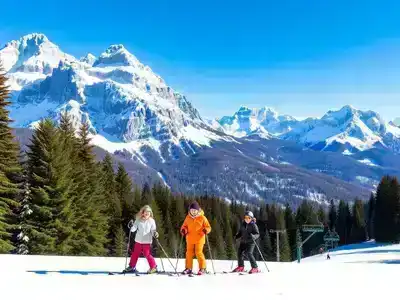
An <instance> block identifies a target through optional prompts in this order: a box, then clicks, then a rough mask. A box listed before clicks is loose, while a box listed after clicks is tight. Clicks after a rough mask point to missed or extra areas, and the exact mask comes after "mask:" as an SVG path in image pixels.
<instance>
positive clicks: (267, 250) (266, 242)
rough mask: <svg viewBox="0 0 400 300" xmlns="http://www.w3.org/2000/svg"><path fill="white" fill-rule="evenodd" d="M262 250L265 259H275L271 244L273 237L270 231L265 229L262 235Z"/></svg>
mask: <svg viewBox="0 0 400 300" xmlns="http://www.w3.org/2000/svg"><path fill="white" fill-rule="evenodd" d="M260 250H261V252H262V254H263V256H264V259H265V260H268V261H273V260H275V255H274V250H273V247H272V244H271V238H270V235H269V232H268V231H265V232H264V234H263V235H262V236H261V241H260Z"/></svg>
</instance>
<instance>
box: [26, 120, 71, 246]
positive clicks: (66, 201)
mask: <svg viewBox="0 0 400 300" xmlns="http://www.w3.org/2000/svg"><path fill="white" fill-rule="evenodd" d="M64 146H65V144H64V142H63V140H62V138H61V135H60V132H59V131H58V130H57V128H56V127H55V125H54V123H53V122H52V121H51V120H44V121H41V122H40V123H39V125H38V127H37V129H36V130H35V132H34V134H33V137H32V144H31V145H30V146H29V152H28V176H29V184H30V189H31V192H32V194H31V195H32V196H31V201H32V202H31V206H30V209H31V210H32V213H31V214H30V215H29V217H28V224H29V234H28V235H29V238H30V241H29V248H30V250H31V253H32V254H45V253H54V254H55V253H57V254H68V253H69V252H70V250H71V249H70V244H69V243H70V241H71V238H72V233H73V229H72V226H73V219H74V216H73V211H72V209H71V198H70V192H71V187H72V178H71V177H72V176H71V175H72V168H73V166H72V165H71V163H70V161H69V158H70V157H69V155H68V153H65V150H66V149H65V147H64Z"/></svg>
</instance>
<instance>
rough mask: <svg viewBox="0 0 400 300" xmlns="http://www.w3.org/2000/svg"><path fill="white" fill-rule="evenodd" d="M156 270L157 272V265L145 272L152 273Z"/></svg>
mask: <svg viewBox="0 0 400 300" xmlns="http://www.w3.org/2000/svg"><path fill="white" fill-rule="evenodd" d="M157 272H158V270H157V267H154V268H152V269H150V270H148V271H147V274H154V273H157Z"/></svg>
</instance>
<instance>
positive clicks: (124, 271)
mask: <svg viewBox="0 0 400 300" xmlns="http://www.w3.org/2000/svg"><path fill="white" fill-rule="evenodd" d="M137 272H138V271H137V270H136V268H132V267H130V266H129V267H127V268H126V269H125V270H123V271H122V273H137Z"/></svg>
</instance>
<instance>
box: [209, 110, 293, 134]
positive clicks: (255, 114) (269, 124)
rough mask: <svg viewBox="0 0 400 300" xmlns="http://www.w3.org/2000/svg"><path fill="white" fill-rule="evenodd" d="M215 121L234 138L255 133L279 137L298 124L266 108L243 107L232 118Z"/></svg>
mask: <svg viewBox="0 0 400 300" xmlns="http://www.w3.org/2000/svg"><path fill="white" fill-rule="evenodd" d="M217 121H218V123H219V124H220V125H221V126H222V128H223V129H224V132H226V133H229V134H232V135H234V136H236V137H243V136H247V135H251V134H255V133H261V134H262V133H264V134H267V135H268V134H270V135H272V136H279V135H282V134H284V133H286V132H289V131H290V130H291V129H292V127H293V126H295V125H296V124H297V123H298V121H297V120H296V119H295V118H293V117H290V116H287V115H279V114H278V113H277V112H276V111H274V110H273V109H271V108H268V107H263V108H261V109H250V108H248V107H245V106H242V107H240V108H239V110H238V111H237V112H236V113H235V114H234V115H233V116H232V117H229V116H225V117H222V118H221V119H218V120H217ZM214 128H215V127H214ZM216 129H217V128H216Z"/></svg>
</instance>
